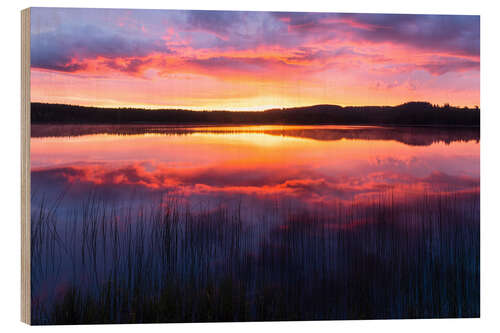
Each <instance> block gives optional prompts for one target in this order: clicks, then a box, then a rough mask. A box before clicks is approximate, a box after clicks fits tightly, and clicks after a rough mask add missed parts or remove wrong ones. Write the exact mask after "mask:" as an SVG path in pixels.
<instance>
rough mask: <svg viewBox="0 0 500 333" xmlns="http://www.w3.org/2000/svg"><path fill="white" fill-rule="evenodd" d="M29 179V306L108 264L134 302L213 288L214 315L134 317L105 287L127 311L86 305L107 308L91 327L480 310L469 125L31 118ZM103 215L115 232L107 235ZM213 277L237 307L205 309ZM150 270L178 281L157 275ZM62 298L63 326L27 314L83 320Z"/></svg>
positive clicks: (196, 309)
mask: <svg viewBox="0 0 500 333" xmlns="http://www.w3.org/2000/svg"><path fill="white" fill-rule="evenodd" d="M31 177H32V180H31V181H32V196H33V199H32V205H33V209H32V210H33V212H32V228H33V229H35V230H38V234H36V236H35V240H32V247H33V248H34V249H35V253H37V252H36V249H38V250H39V251H38V254H37V255H36V256H35V258H34V259H32V266H33V267H35V269H34V274H35V275H36V279H34V280H35V282H33V284H32V292H33V297H34V301H35V303H36V304H40V307H45V308H49V309H50V308H51V306H53V304H58V302H59V304H62V303H61V302H63V304H66V303H64V302H66V301H62V300H66V298H64V295H68V290H72V289H71V288H74V287H75V285H76V286H85V292H88V293H90V295H92V297H95V298H96V299H97V300H99V299H100V298H99V297H101V296H99V295H101V293H102V286H103V285H104V284H105V282H106V283H107V282H109V281H111V280H110V279H111V277H113V276H114V277H113V278H116V275H118V276H121V278H116V279H117V280H116V281H118V282H116V283H118V284H119V283H124V284H126V285H127V286H129V287H130V288H131V289H130V290H132V289H133V288H139V287H138V286H141V288H143V289H141V290H142V291H141V295H142V296H141V297H143V298H144V299H142V298H141V299H142V301H141V302H142V303H141V307H144V306H145V304H146V303H147V304H149V303H148V302H150V299H149V298H147V297H146V295H145V294H148V295H149V294H151V293H152V294H153V296H155V292H154V291H153V290H156V291H157V292H158V290H160V289H161V288H170V287H169V286H172V285H175V286H176V288H177V289H176V290H177V292H179V293H180V294H185V293H186V292H187V290H188V289H189V290H198V289H199V290H200V292H199V293H198V294H196V293H195V292H193V293H194V294H193V295H191V296H192V298H193V299H195V300H197V299H198V298H199V297H198V296H199V295H204V292H206V290H207V288H212V287H211V286H212V283H215V287H213V288H214V290H215V291H214V294H215V295H218V296H217V297H219V298H220V299H219V298H217V299H218V301H217V302H216V304H215V305H214V306H215V308H214V309H216V310H214V309H212V308H210V310H207V309H206V308H204V307H203V306H205V305H203V304H205V303H203V301H201V300H200V301H190V302H191V303H186V304H183V305H182V306H181V308H175V311H174V312H173V313H175V314H176V315H175V316H174V315H172V317H168V316H167V317H162V315H160V314H158V315H157V316H156V317H154V318H149V317H147V315H146V314H142V315H139V314H138V312H137V309H136V307H137V305H135V306H134V304H133V303H131V302H130V300H129V299H130V298H129V297H128V296H127V297H125V296H123V295H122V294H121V292H120V293H118V292H117V291H116V290H118V289H119V288H118V289H116V290H115V291H113V292H111V294H113V293H114V294H115V296H116V297H117V298H120V299H121V300H122V302H123V304H125V305H123V304H122V307H125V308H126V309H127V310H126V311H125V312H124V310H123V309H120V310H119V309H118V308H116V306H115V307H113V306H112V305H109V304H108V303H106V304H105V305H102V304H101V303H99V302H97V301H96V302H94V303H96V304H101V306H102V307H104V308H106V309H107V310H108V312H109V313H108V312H106V313H108V314H107V317H106V318H104V319H103V318H100V319H101V320H107V321H109V322H135V321H141V322H144V321H145V322H148V321H210V320H229V321H231V320H267V319H271V320H276V319H358V318H422V317H450V316H451V317H462V316H465V317H470V316H477V315H479V233H478V232H479V130H477V129H437V128H389V127H371V126H367V127H360V126H245V127H243V126H239V127H222V126H198V127H179V126H147V125H140V126H69V125H64V126H49V125H33V126H32V138H31ZM167 215H168V216H169V217H168V219H170V220H168V221H167V222H165V221H166V220H165V219H164V218H163V220H162V217H161V216H167ZM160 220H161V221H163V222H159V221H160ZM152 221H153V222H152ZM155 221H156V222H155ZM167 223H168V224H169V225H176V226H177V227H176V228H177V229H175V230H176V231H172V230H171V229H168V230H169V231H168V237H172V238H169V242H170V243H168V242H167V243H168V245H165V244H166V241H165V240H164V239H163V240H160V241H159V240H158V239H156V238H148V237H153V236H152V235H154V234H155V233H157V232H159V231H158V229H155V228H159V225H162V226H163V225H165V224H167ZM305 225H307V227H304V226H305ZM113 226H115V228H116V230H115V231H116V233H115V236H116V237H117V235H120V236H121V237H124V239H126V240H123V241H121V240H120V241H115V243H113V244H114V245H113V244H112V242H111V241H110V238H111V237H110V235H111V234H113V231H112V230H113ZM138 226H140V227H138ZM298 226H300V227H298ZM106 228H107V229H106ZM221 228H222V229H221ZM106 230H108V231H106ZM161 230H164V229H161ZM292 231H293V232H292ZM138 234H139V235H143V236H141V237H142V238H141V237H139V236H137V235H138ZM173 234H176V235H177V236H176V237H175V238H173V237H174V236H172V235H173ZM144 235H145V236H144ZM162 235H163V234H162ZM290 235H293V237H292V236H290ZM164 236H165V237H167V236H166V234H165V235H164ZM476 236H477V237H476ZM36 237H38V238H36ZM179 237H180V238H181V239H183V241H180V240H178V239H179ZM47 239H50V241H49V240H47ZM173 239H175V244H174V241H173ZM33 242H34V243H33ZM40 244H50V246H40ZM127 244H128V245H127ZM172 244H173V245H172ZM235 244H236V245H235ZM318 244H322V245H321V246H322V247H321V248H318V246H319V245H318ZM118 245H119V246H118ZM127 246H128V247H127ZM47 247H49V248H50V249H47ZM465 247H467V248H468V249H469V252H468V253H465V252H464V251H465V249H464V248H465ZM127 248H128V252H127V250H126V249H127ZM160 248H161V249H160ZM195 248H196V249H195ZM131 249H133V250H131ZM138 249H139V250H138ZM113 250H115V253H114V257H113V256H112V254H111V253H112V251H113ZM174 250H175V255H174V254H172V251H174ZM137 251H139V252H140V253H142V255H141V257H140V258H136V257H133V258H132V257H131V253H132V252H133V253H137ZM141 251H142V252H141ZM127 256H128V257H127ZM123 257H127V258H128V259H127V260H125V261H126V262H125V261H124V262H121V263H116V262H117V258H122V259H123ZM166 257H168V258H169V259H168V260H167V259H165V258H166ZM195 257H196V258H198V259H199V260H200V261H199V262H198V261H196V260H194V259H193V258H195ZM408 257H410V258H411V257H414V258H417V259H411V260H410V259H407V258H408ZM54 258H58V259H57V260H56V259H54ZM273 258H274V259H273ZM291 258H293V259H291ZM198 259H197V260H198ZM107 260H109V262H108V261H107ZM193 260H194V261H193ZM296 260H297V261H296ZM412 260H415V261H412ZM110 263H114V264H110ZM138 265H140V266H138ZM148 265H149V266H148ZM438 265H439V267H438ZM114 266H117V267H114ZM37 267H38V268H39V269H38V270H37V269H36V268H37ZM48 267H51V268H50V269H49V268H48ZM138 267H139V268H138ZM144 267H149V270H148V276H149V275H152V276H154V278H151V279H150V280H147V281H148V282H145V281H146V280H144V279H143V278H142V277H141V276H142V275H141V274H142V273H139V271H142V270H144ZM384 270H387V271H384ZM131 272H132V273H131ZM133 272H135V273H133ZM304 272H306V273H307V274H306V273H304ZM389 272H392V273H389ZM409 273H412V274H413V276H411V277H408V274H409ZM113 274H114V275H113ZM134 274H135V275H134ZM304 274H305V275H304ZM398 274H402V275H398ZM285 275H286V276H285ZM314 275H316V276H319V279H320V280H315V279H317V277H314V278H313V277H312V276H314ZM388 275H391V276H392V277H391V278H389V277H388ZM126 276H128V277H127V278H125V277H126ZM131 276H132V278H131ZM227 276H230V277H231V278H230V281H233V282H231V287H228V288H229V290H230V292H229V294H231V295H232V296H231V297H232V298H231V297H230V301H229V303H231V304H233V305H234V304H238V308H237V309H236V305H234V306H233V308H231V309H230V310H228V309H226V308H224V309H222V308H221V307H220V306H221V305H220V304H225V303H224V299H223V298H224V293H223V290H225V289H224V288H225V287H224V286H225V285H224V283H225V282H223V281H227ZM366 276H371V277H373V278H371V279H370V280H369V281H368V280H366V279H367V278H366ZM165 277H169V278H170V277H172V278H173V280H175V281H177V282H175V283H174V282H171V283H170V284H167V286H164V285H163V283H165V282H164V281H165ZM121 279H124V280H123V281H122V280H121ZM188 279H191V280H189V281H191V282H190V284H189V287H188V286H187V285H184V284H183V283H187V282H186V281H188ZM193 279H194V280H193ZM125 280H126V281H125ZM179 280H185V281H184V282H183V283H180V282H179ZM120 281H121V282H120ZM214 281H215V282H214ZM218 281H222V282H220V283H221V284H220V285H218V284H217V283H218ZM234 281H237V285H238V287H237V288H236V287H235V282H234ZM340 281H342V282H340ZM401 281H404V282H401ZM433 281H434V282H433ZM436 281H437V282H436ZM450 281H451V282H450ZM315 283H319V284H321V286H322V289H321V290H312V289H311V287H310V286H311V284H315ZM217 286H219V287H217ZM278 286H279V288H278ZM304 286H309V287H304ZM197 288H198V289H197ZM234 288H236V289H234ZM269 288H271V289H272V288H275V289H276V290H278V289H279V291H276V293H271V294H269V290H271V289H269ZM280 288H281V289H280ZM298 288H299V289H301V290H302V289H304V290H305V291H304V292H303V294H302V292H301V293H298V292H297V294H295V291H293V290H297V289H298ZM120 290H122V289H120ZM169 290H170V289H169ZM341 290H343V291H341ZM348 291H350V292H348ZM360 293H362V294H360ZM436 294H438V295H439V298H438V299H437V298H436V297H437V296H436ZM196 295H198V296H196ZM235 295H239V296H238V297H240V298H238V299H236V298H235V297H236V296H235ZM258 295H260V296H259V297H261V298H259V297H257V296H258ZM266 295H267V296H266ZM363 295H364V296H363ZM367 295H369V296H367ZM156 296H157V295H156ZM172 297H173V296H172ZM266 297H267V298H266ZM276 297H279V298H276ZM153 298H154V297H153ZM365 298H366V299H369V301H366V300H365ZM123 299H126V300H125V301H124V300H123ZM154 299H156V298H154ZM168 299H169V298H168V297H167V298H166V300H164V302H167V303H168ZM264 299H265V300H266V301H265V302H270V303H269V305H266V306H264V307H263V308H261V307H260V306H261V305H262V304H263V303H262V302H264V301H263V300H264ZM361 299H363V300H361ZM72 300H73V301H72V302H75V304H76V303H78V302H77V301H76V300H74V299H72ZM259 300H260V301H259ZM79 302H80V303H78V304H79V306H80V310H79V311H80V312H78V311H76V312H77V313H75V315H74V316H75V318H78V319H75V318H73V317H71V318H67V317H64V316H62V317H61V316H59V317H58V315H57V313H59V312H57V309H56V310H51V311H47V310H46V309H45V310H44V311H40V309H39V308H38V310H36V309H37V307H36V306H35V310H34V311H38V312H36V313H35V316H34V318H35V321H36V320H38V322H39V323H50V322H57V321H59V322H72V321H76V322H78V321H80V322H90V321H91V319H88V318H90V317H88V316H90V315H89V314H86V315H87V317H85V316H84V315H83V312H85V311H86V310H85V311H84V310H82V309H88V307H89V306H88V304H87V305H82V303H81V302H82V301H81V300H80V301H79ZM103 302H104V301H103ZM186 302H187V301H186ZM265 302H264V303H265ZM94 303H92V304H94ZM219 303H220V304H219ZM240 303H241V304H246V305H241V304H240ZM44 304H45V305H44ZM47 304H50V306H49V305H47ZM75 304H73V305H72V307H77V306H76V305H75ZM103 304H104V303H103ZM155 304H156V303H155ZM162 304H163V303H162ZM266 304H267V303H266ZM272 304H274V305H272ZM285 304H286V305H285ZM42 305H43V306H42ZM163 305H164V306H166V305H165V304H163ZM167 305H168V304H167ZM179 306H180V305H179ZM262 306H263V305H262ZM96 307H97V308H98V306H96ZM158 307H159V305H158V304H156V305H155V308H158ZM242 307H243V308H242ZM242 309H243V310H242ZM207 311H208V313H212V312H210V311H213V314H212V317H207V318H205V317H203V315H202V314H205V313H206V312H207ZM241 311H243V312H241ZM63 313H64V312H63ZM130 313H133V316H132V315H131V314H130ZM299 314H300V315H299ZM78 316H80V317H78ZM57 318H59V319H57ZM85 318H87V319H85ZM155 318H156V319H155ZM169 318H170V319H169Z"/></svg>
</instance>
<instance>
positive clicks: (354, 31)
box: [31, 8, 480, 110]
mask: <svg viewBox="0 0 500 333" xmlns="http://www.w3.org/2000/svg"><path fill="white" fill-rule="evenodd" d="M479 25H480V24H479V16H459V15H399V14H337V13H290V12H238V11H183V10H126V9H73V8H72V9H69V8H32V11H31V101H32V102H46V103H65V104H75V105H88V106H101V107H146V108H160V107H161V108H185V109H192V110H215V109H218V110H221V109H224V110H265V109H269V108H283V107H293V106H307V105H316V104H338V105H342V106H347V105H398V104H402V103H404V102H408V101H428V102H431V103H433V104H440V105H442V104H444V103H450V104H452V105H457V106H468V107H474V106H475V105H478V106H479V105H480V100H479V96H480V93H479V85H480V76H479V69H480V32H479V30H480V29H479Z"/></svg>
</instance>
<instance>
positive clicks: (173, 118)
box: [31, 102, 480, 126]
mask: <svg viewBox="0 0 500 333" xmlns="http://www.w3.org/2000/svg"><path fill="white" fill-rule="evenodd" d="M479 120H480V110H479V108H477V107H476V108H474V109H470V108H466V107H465V108H459V107H453V106H450V105H448V104H445V105H444V106H438V105H433V104H431V103H427V102H409V103H405V104H401V105H398V106H347V107H342V106H338V105H315V106H307V107H297V108H287V109H271V110H266V111H260V112H250V111H245V112H237V111H190V110H179V109H155V110H152V109H137V108H97V107H86V106H76V105H66V104H45V103H31V122H32V123H38V124H43V123H47V124H54V123H65V124H135V123H137V124H141V123H143V124H146V123H147V124H154V123H160V124H345V125H353V124H358V125H365V124H366V125H383V124H387V125H428V126H431V125H433V126H438V125H439V126H479V123H480V121H479Z"/></svg>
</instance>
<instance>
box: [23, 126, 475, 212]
mask: <svg viewBox="0 0 500 333" xmlns="http://www.w3.org/2000/svg"><path fill="white" fill-rule="evenodd" d="M374 129H375V130H376V131H375V132H373V130H374ZM168 130H169V131H170V132H168V131H167V132H165V131H164V130H162V132H157V131H156V132H155V131H154V130H151V132H146V133H141V134H135V135H119V134H116V133H115V134H107V133H100V134H92V135H80V136H71V137H39V138H32V139H31V158H32V175H33V177H34V178H35V183H36V181H37V179H38V178H45V179H51V180H52V181H53V183H61V184H63V183H72V184H84V183H85V184H94V185H95V186H105V187H118V186H124V185H127V186H132V187H137V188H143V189H149V190H169V191H177V192H182V193H183V194H185V195H188V196H189V195H193V196H208V197H211V196H212V197H213V196H218V197H220V196H225V197H230V196H234V195H247V196H253V197H266V196H277V197H291V198H295V199H297V200H301V201H303V202H313V203H328V202H329V201H332V200H339V199H340V200H352V199H354V198H367V197H370V196H371V195H378V194H380V193H381V192H386V191H389V190H390V191H399V192H401V191H405V192H412V193H423V192H442V191H459V192H460V191H461V192H464V191H465V192H468V191H477V190H478V188H479V143H478V142H477V141H475V140H469V139H466V140H462V141H461V140H459V139H457V140H455V139H454V140H455V141H452V142H448V143H445V142H440V141H439V140H437V141H436V142H434V143H431V144H421V145H410V144H407V143H405V142H407V141H408V142H417V144H420V141H419V140H420V138H419V137H411V138H408V137H405V136H404V135H403V136H401V138H400V137H399V136H398V138H396V137H395V138H394V139H392V138H391V136H390V135H389V136H387V135H386V132H384V128H374V127H359V126H358V127H346V126H343V127H340V126H233V127H194V128H193V127H191V128H180V127H175V131H173V132H172V131H171V130H172V128H169V129H168ZM359 130H361V131H364V132H361V133H362V135H358V136H359V137H361V138H357V139H350V138H345V137H344V134H345V136H346V137H349V136H350V135H352V133H353V132H355V131H359ZM343 131H345V133H344V132H343ZM379 132H380V134H377V133H379ZM338 133H341V135H338ZM343 133H344V134H343ZM374 133H375V135H374ZM409 135H410V134H409ZM411 135H414V136H415V135H417V136H418V135H420V134H419V132H418V130H417V132H416V134H415V133H413V134H411ZM422 135H423V138H424V139H425V140H427V139H428V138H427V137H426V136H425V133H423V134H422ZM363 137H366V138H364V139H363ZM377 137H380V138H377ZM441 137H442V135H441V134H440V136H439V138H441ZM446 137H447V136H446ZM454 138H455V136H454ZM405 140H406V141H405ZM422 142H424V141H422ZM425 142H426V141H425Z"/></svg>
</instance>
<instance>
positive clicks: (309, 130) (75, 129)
mask: <svg viewBox="0 0 500 333" xmlns="http://www.w3.org/2000/svg"><path fill="white" fill-rule="evenodd" d="M194 133H211V134H231V133H235V134H242V133H248V134H267V135H274V136H287V137H297V138H307V139H313V140H326V141H334V140H341V139H362V140H395V141H398V142H401V143H405V144H408V145H415V146H428V145H430V144H432V143H437V142H444V143H451V142H455V141H464V142H468V141H475V142H479V134H480V133H479V128H477V127H469V128H467V127H462V128H452V127H450V128H438V127H379V126H334V125H325V126H293V125H256V126H210V125H206V126H194V127H185V126H180V125H179V126H176V125H164V126H161V125H160V126H158V125H53V126H51V125H32V128H31V136H32V137H35V138H38V137H75V136H82V135H92V134H115V135H144V134H158V135H187V134H194Z"/></svg>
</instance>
